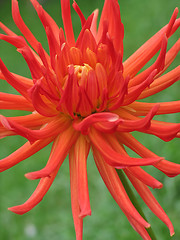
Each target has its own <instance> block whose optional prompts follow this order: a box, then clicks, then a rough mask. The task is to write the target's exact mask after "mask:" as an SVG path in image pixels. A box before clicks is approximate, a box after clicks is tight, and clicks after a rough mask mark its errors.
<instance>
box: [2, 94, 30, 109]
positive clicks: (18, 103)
mask: <svg viewBox="0 0 180 240" xmlns="http://www.w3.org/2000/svg"><path fill="white" fill-rule="evenodd" d="M0 108H1V109H13V110H24V111H30V112H33V111H34V107H33V106H32V104H31V103H30V102H28V101H27V100H26V99H25V98H24V97H23V96H20V95H14V94H9V93H3V92H0Z"/></svg>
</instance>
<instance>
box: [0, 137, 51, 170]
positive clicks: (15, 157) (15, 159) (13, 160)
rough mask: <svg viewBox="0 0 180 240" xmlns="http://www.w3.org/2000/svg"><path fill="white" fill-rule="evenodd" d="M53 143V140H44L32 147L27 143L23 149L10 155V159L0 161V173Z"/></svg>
mask: <svg viewBox="0 0 180 240" xmlns="http://www.w3.org/2000/svg"><path fill="white" fill-rule="evenodd" d="M52 141H53V138H47V139H43V140H38V141H36V142H35V143H33V144H32V145H31V144H30V143H29V142H27V143H25V144H24V145H23V146H22V147H20V148H19V149H17V150H16V151H15V152H13V153H12V154H10V155H9V156H8V157H5V158H3V159H1V160H0V172H2V171H4V170H6V169H9V168H11V167H13V166H14V165H16V164H18V163H19V162H21V161H23V160H25V159H26V158H28V157H30V156H32V155H33V154H35V153H36V152H38V151H39V150H41V149H42V148H44V147H45V146H47V145H48V144H49V143H50V142H52Z"/></svg>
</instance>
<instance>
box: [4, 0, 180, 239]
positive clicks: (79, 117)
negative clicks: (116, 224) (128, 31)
mask: <svg viewBox="0 0 180 240" xmlns="http://www.w3.org/2000/svg"><path fill="white" fill-rule="evenodd" d="M30 1H31V3H32V5H33V6H34V8H35V10H36V12H37V14H38V16H39V18H40V20H41V22H42V24H43V26H44V29H45V32H46V35H47V40H48V44H49V54H48V53H47V52H46V51H45V50H44V48H43V46H42V45H41V43H40V42H38V40H37V39H36V38H35V37H34V35H33V34H32V32H31V31H30V29H29V28H28V27H27V26H26V24H25V22H24V21H23V19H22V17H21V15H20V11H19V6H18V1H17V0H12V16H13V19H14V22H15V24H16V25H17V27H18V28H19V30H20V31H21V33H22V36H19V35H16V34H15V33H14V32H12V31H11V30H10V29H9V28H7V27H6V26H5V25H4V24H3V23H0V27H1V28H2V30H3V31H4V32H5V33H6V34H0V39H1V40H4V41H6V42H9V43H10V44H12V45H14V46H15V47H16V48H17V51H18V52H19V53H20V54H21V55H22V56H23V58H24V60H25V61H26V63H27V65H28V67H29V69H30V72H31V78H27V77H23V76H20V75H17V74H15V73H12V72H10V71H9V70H8V69H7V67H6V66H5V64H4V63H3V61H2V60H1V59H0V78H1V79H2V80H5V81H7V83H8V84H10V85H11V86H12V87H13V88H14V89H15V90H16V91H17V94H16V95H15V94H10V93H4V92H1V93H0V108H1V109H8V110H23V111H27V112H29V113H28V114H27V115H25V116H24V115H22V116H18V117H5V116H3V115H0V137H1V138H3V137H7V136H11V135H20V136H22V137H24V138H26V139H27V142H26V143H25V144H24V145H23V146H21V147H20V148H19V149H17V150H16V151H15V152H13V153H12V154H10V155H9V156H7V157H5V158H4V159H1V160H0V172H2V171H5V170H7V169H9V168H11V167H13V166H14V165H16V164H18V163H19V162H21V161H23V160H25V159H26V158H28V157H30V156H32V155H33V154H35V153H36V152H38V151H39V150H40V149H42V148H44V147H45V146H46V145H48V144H50V143H51V142H53V145H52V150H51V153H50V157H49V160H48V162H47V164H46V166H45V167H44V168H43V169H41V170H38V171H35V172H31V173H27V174H26V175H25V176H26V177H27V178H28V179H40V181H39V184H38V186H37V188H36V190H35V191H34V193H33V194H32V195H31V197H30V198H29V199H28V200H27V201H26V202H25V203H24V204H22V205H19V206H15V207H11V208H9V209H10V210H11V211H13V212H15V213H17V214H24V213H26V212H28V211H29V210H31V209H32V208H33V207H34V206H36V205H37V204H38V203H39V202H40V201H41V200H42V199H43V197H44V195H45V194H46V192H47V191H48V189H49V188H50V186H51V185H52V183H53V181H54V178H55V177H56V174H57V172H58V171H59V169H60V167H61V165H62V163H63V161H64V160H65V158H66V156H69V168H70V185H71V200H72V201H71V202H72V214H73V219H74V225H75V231H76V239H77V240H81V239H82V236H83V218H84V217H85V216H87V215H91V207H90V199H89V192H88V178H87V158H88V155H89V151H92V153H93V156H94V161H95V163H96V166H97V168H98V170H99V173H100V175H101V177H102V179H103V181H104V183H105V184H106V186H107V188H108V190H109V191H110V193H111V195H112V196H113V198H114V200H115V201H116V202H117V204H118V205H119V207H120V208H121V209H122V211H123V212H124V214H125V215H126V216H127V218H128V220H129V222H130V223H131V225H132V226H133V228H134V229H135V230H136V231H137V232H138V233H139V234H140V235H141V236H142V238H143V239H151V238H150V236H149V235H148V232H147V231H146V228H149V227H150V224H149V223H148V222H147V221H146V220H145V219H143V217H142V216H141V215H140V214H139V212H138V211H137V209H136V208H135V207H134V205H133V203H132V202H131V200H130V198H129V196H128V194H127V193H126V188H125V186H123V183H122V182H121V180H120V178H119V175H118V173H117V169H121V171H122V172H123V174H125V175H126V176H127V179H129V180H130V182H131V183H132V185H133V186H134V188H135V189H136V191H137V192H138V194H139V195H140V196H141V198H142V199H143V201H144V202H145V203H146V205H147V206H148V207H149V208H150V209H151V211H152V212H153V213H154V214H155V215H157V217H158V218H159V219H161V220H162V221H163V222H164V223H165V224H166V225H167V226H168V228H169V230H170V235H173V234H174V229H173V226H172V223H171V222H170V220H169V218H168V216H167V215H166V213H165V212H164V210H163V209H162V208H161V206H160V205H159V203H158V202H157V200H156V199H155V198H154V196H153V195H152V193H151V191H150V189H149V188H148V187H151V188H161V187H162V186H163V185H162V183H160V182H159V181H158V180H156V179H155V178H154V177H152V176H151V175H149V174H148V173H147V172H145V171H144V170H143V169H142V168H141V166H147V165H152V166H154V167H155V168H157V169H159V170H160V171H162V172H163V173H165V174H166V175H167V176H169V177H174V176H176V175H178V174H179V173H180V165H179V164H176V163H172V162H169V161H167V160H165V159H164V158H163V157H159V156H157V155H156V154H154V153H153V152H151V151H150V150H149V149H147V148H146V147H145V146H143V145H142V144H141V143H140V142H139V141H138V140H136V139H135V138H134V137H133V135H132V132H134V131H139V132H143V133H146V134H152V135H155V136H156V137H158V138H160V139H161V140H163V141H170V140H172V139H174V138H179V137H180V123H166V122H162V121H158V120H153V118H154V116H155V115H162V114H173V113H179V112H180V101H174V102H157V103H148V102H142V101H138V100H141V99H144V98H147V97H149V96H152V95H154V94H156V93H159V92H161V91H163V90H164V89H166V88H168V87H169V86H171V85H172V84H174V83H176V82H177V81H179V80H180V66H177V67H176V68H175V69H173V70H171V71H169V72H165V71H166V70H167V69H168V67H169V66H170V64H171V63H172V62H173V60H174V59H175V57H176V55H177V54H178V52H179V50H180V39H178V41H177V42H176V43H175V44H174V45H173V46H172V47H171V48H170V49H169V50H168V51H167V44H168V39H169V38H170V37H171V36H172V35H173V34H174V33H175V32H176V30H177V29H178V28H179V26H180V19H178V18H177V15H178V9H177V8H176V9H175V10H174V12H173V14H172V17H171V19H170V21H169V23H168V24H167V25H166V26H164V27H163V28H162V29H161V30H159V32H157V33H156V34H155V35H154V36H153V37H151V38H150V39H149V40H148V41H147V42H146V43H145V44H143V45H142V46H141V47H140V48H139V49H138V50H137V51H136V52H135V53H134V54H133V55H132V56H130V57H129V58H128V59H127V60H125V61H124V62H123V38H124V27H123V24H122V21H121V16H120V8H119V5H118V1H117V0H105V2H104V7H103V11H102V14H101V18H100V22H99V25H98V27H97V18H98V10H95V11H94V12H93V13H92V14H91V15H90V16H89V17H88V18H87V19H86V18H85V17H84V15H83V13H82V12H81V10H80V8H79V6H78V5H77V3H76V2H75V1H74V2H73V8H74V10H75V11H76V12H77V14H78V16H79V18H80V20H81V25H82V28H81V31H80V33H79V36H78V37H77V39H75V37H74V32H73V26H72V21H71V12H70V2H69V0H61V10H62V19H63V25H64V30H63V29H62V28H59V27H58V26H57V24H56V23H55V21H54V20H53V19H52V18H51V16H50V15H49V14H48V13H47V12H46V11H45V10H44V9H43V8H42V6H41V5H40V4H39V3H38V1H37V0H30ZM157 53H158V56H157V58H156V60H155V61H154V63H153V64H152V65H151V66H149V67H148V68H146V69H145V70H143V71H140V70H141V69H142V68H143V67H144V66H145V65H146V63H148V62H149V60H151V59H152V57H153V56H155V55H156V54H157ZM125 147H128V148H129V149H131V150H133V151H134V152H136V153H137V154H138V155H139V157H137V158H132V157H130V156H129V155H128V154H127V152H126V150H125ZM118 171H119V170H118Z"/></svg>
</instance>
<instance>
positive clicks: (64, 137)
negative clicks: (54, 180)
mask: <svg viewBox="0 0 180 240" xmlns="http://www.w3.org/2000/svg"><path fill="white" fill-rule="evenodd" d="M77 137H78V132H75V131H74V129H73V128H72V127H71V126H70V127H69V128H68V129H66V130H65V131H64V132H62V133H61V134H60V135H59V136H58V137H57V138H56V140H55V142H54V144H53V147H52V151H51V156H50V158H49V160H48V162H47V164H46V166H45V167H44V168H43V169H41V170H39V171H36V172H31V173H27V174H26V175H25V176H26V177H27V178H29V179H38V178H42V177H47V176H50V175H51V173H53V172H54V171H55V169H56V168H59V167H60V166H61V165H62V163H63V161H64V159H65V158H66V156H67V154H68V152H69V150H70V149H71V147H72V145H73V144H74V143H75V141H76V139H77Z"/></svg>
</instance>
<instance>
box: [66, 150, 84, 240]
mask: <svg viewBox="0 0 180 240" xmlns="http://www.w3.org/2000/svg"><path fill="white" fill-rule="evenodd" d="M69 170H70V183H71V206H72V214H73V220H74V227H75V231H76V240H82V235H83V218H80V217H79V215H80V207H79V201H78V200H79V199H78V182H77V180H78V177H77V166H76V162H75V159H74V147H72V149H71V151H70V154H69Z"/></svg>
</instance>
